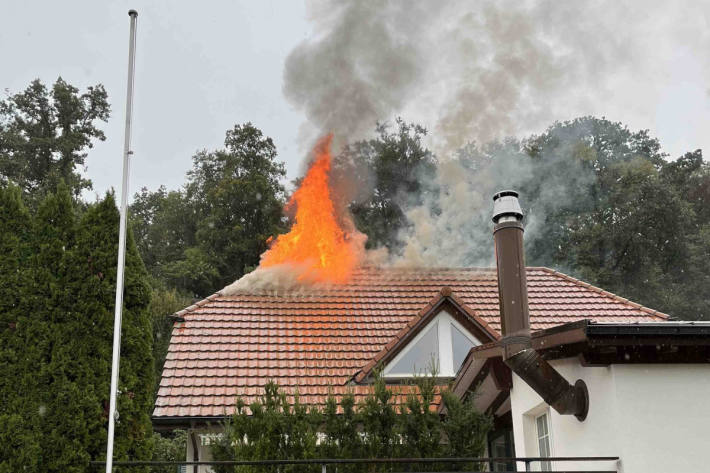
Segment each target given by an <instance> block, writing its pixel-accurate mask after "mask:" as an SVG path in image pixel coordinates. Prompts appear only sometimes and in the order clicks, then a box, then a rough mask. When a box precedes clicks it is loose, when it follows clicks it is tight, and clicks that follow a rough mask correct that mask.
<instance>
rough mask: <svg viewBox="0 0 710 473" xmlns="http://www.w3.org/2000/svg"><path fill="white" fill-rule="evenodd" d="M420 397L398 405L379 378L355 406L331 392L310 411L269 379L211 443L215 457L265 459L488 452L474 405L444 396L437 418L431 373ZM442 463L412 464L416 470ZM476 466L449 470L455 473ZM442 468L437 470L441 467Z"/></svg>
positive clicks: (352, 468) (363, 468)
mask: <svg viewBox="0 0 710 473" xmlns="http://www.w3.org/2000/svg"><path fill="white" fill-rule="evenodd" d="M415 384H416V386H417V387H418V391H417V392H418V394H416V393H412V394H409V395H407V396H406V401H405V403H404V404H403V405H401V406H399V407H398V406H396V405H395V395H394V393H393V392H392V390H391V389H390V388H389V387H388V386H387V385H386V384H385V382H384V380H383V379H382V378H380V377H379V376H378V377H376V380H375V383H374V384H373V385H372V391H371V392H370V394H369V395H367V396H366V397H365V398H364V399H362V400H361V402H360V403H359V404H358V405H357V406H356V405H355V398H354V396H353V395H352V394H345V395H344V396H342V398H341V399H340V402H338V401H337V400H336V399H335V397H333V396H332V395H331V396H329V397H328V399H327V401H326V403H325V405H324V406H323V407H322V408H311V409H307V408H306V407H305V406H303V405H302V404H300V401H299V398H298V396H295V397H294V398H293V400H292V401H293V402H292V404H289V398H288V396H287V395H286V394H285V393H284V392H283V391H281V390H279V387H278V386H277V385H276V384H274V383H273V382H270V383H269V384H267V386H266V387H265V392H264V395H263V396H262V397H261V399H260V400H259V401H257V402H254V403H252V404H251V405H250V406H249V407H248V409H247V406H246V405H245V404H244V403H243V402H242V401H241V400H238V401H237V406H236V412H235V414H234V415H233V416H232V417H231V418H230V419H229V420H228V421H227V422H226V423H225V424H224V435H222V436H220V437H219V439H218V441H217V442H216V443H214V444H212V446H211V449H212V456H213V458H214V459H215V460H266V459H307V458H397V457H407V456H409V457H420V458H423V457H427V458H437V457H439V458H441V457H445V456H461V457H476V456H481V455H482V454H483V452H484V450H485V440H486V436H487V434H488V431H489V430H490V429H491V427H492V422H491V419H490V417H489V416H488V415H485V414H482V413H480V412H478V411H476V408H475V406H474V404H473V402H472V401H466V402H462V401H460V400H459V399H458V397H456V396H455V395H454V394H452V393H450V392H448V391H444V393H443V396H442V399H443V402H444V405H445V407H446V408H447V409H448V412H449V413H448V415H447V416H446V417H443V418H442V417H440V416H439V414H438V413H437V412H436V411H433V410H432V409H431V405H432V403H433V401H434V400H435V397H436V395H437V392H438V390H439V388H438V387H437V386H436V379H435V378H434V377H433V376H426V377H421V378H418V379H416V380H415ZM437 466H438V467H440V468H441V467H442V465H433V464H425V465H417V470H420V469H422V471H426V470H428V469H431V470H433V469H435V468H437ZM466 466H469V467H473V466H474V465H463V466H462V465H456V464H454V465H446V466H445V467H446V468H447V469H448V468H452V469H454V470H456V469H461V468H465V467H466ZM266 468H267V467H257V466H254V467H252V466H242V467H236V468H234V467H217V468H216V471H218V472H220V473H226V472H229V471H238V472H240V473H249V472H259V473H263V472H265V471H266ZM283 468H284V470H287V471H290V472H301V471H304V472H306V471H307V472H311V471H313V472H315V471H317V470H318V466H317V465H312V466H308V465H290V466H285V467H283ZM338 470H339V471H343V472H348V473H356V472H371V471H400V470H401V466H400V465H367V464H349V465H339V466H338ZM439 471H441V470H440V469H439Z"/></svg>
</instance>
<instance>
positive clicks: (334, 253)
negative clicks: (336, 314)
mask: <svg viewBox="0 0 710 473" xmlns="http://www.w3.org/2000/svg"><path fill="white" fill-rule="evenodd" d="M332 139H333V135H328V136H326V137H324V138H322V139H321V140H320V141H319V142H318V143H317V144H316V146H315V148H314V154H315V160H314V161H313V164H312V165H311V167H310V169H308V172H307V173H306V176H305V177H304V178H303V181H302V182H301V186H300V187H299V188H298V189H297V190H296V191H295V192H294V193H293V195H292V196H291V199H290V200H289V202H288V204H287V205H286V208H289V207H292V206H293V205H295V206H296V216H295V219H294V224H293V226H292V227H291V230H290V231H289V232H288V233H286V234H283V235H279V237H278V238H276V240H275V241H274V242H273V244H272V245H271V248H269V249H268V250H267V251H266V252H265V253H264V254H263V255H262V256H261V264H260V266H261V267H269V266H275V265H279V264H292V265H295V266H299V267H301V268H302V272H301V274H299V276H298V279H299V280H308V281H314V282H335V283H341V282H345V281H347V279H348V278H349V277H350V274H351V273H352V270H353V269H354V268H355V266H356V265H357V262H358V248H357V243H356V242H355V241H354V240H351V239H349V238H348V235H347V234H346V232H345V231H344V230H343V228H342V227H341V226H340V224H339V223H338V219H337V217H336V215H335V206H334V205H333V200H332V199H331V193H330V188H329V172H330V161H331V154H330V145H331V141H332Z"/></svg>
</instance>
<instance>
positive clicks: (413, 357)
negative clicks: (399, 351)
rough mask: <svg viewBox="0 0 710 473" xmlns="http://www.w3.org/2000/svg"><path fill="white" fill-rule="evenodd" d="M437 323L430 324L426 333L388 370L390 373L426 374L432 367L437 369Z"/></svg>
mask: <svg viewBox="0 0 710 473" xmlns="http://www.w3.org/2000/svg"><path fill="white" fill-rule="evenodd" d="M438 332H439V330H438V323H435V324H432V326H431V327H429V329H428V330H427V331H426V333H425V334H424V335H423V336H422V338H420V339H419V340H418V341H417V343H415V344H414V345H413V346H412V347H411V348H410V349H409V350H408V351H407V352H406V353H405V354H404V356H402V358H401V359H400V360H399V361H398V362H397V364H395V365H394V366H392V367H391V368H390V369H389V370H387V371H388V374H389V373H392V374H427V373H428V372H429V370H430V368H431V364H432V361H433V362H434V367H435V368H436V369H437V371H438V370H439V336H438Z"/></svg>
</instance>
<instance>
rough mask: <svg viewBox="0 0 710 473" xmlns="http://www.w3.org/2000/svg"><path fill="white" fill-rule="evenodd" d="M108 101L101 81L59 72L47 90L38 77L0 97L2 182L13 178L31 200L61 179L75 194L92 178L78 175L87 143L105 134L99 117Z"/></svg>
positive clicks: (53, 188)
mask: <svg viewBox="0 0 710 473" xmlns="http://www.w3.org/2000/svg"><path fill="white" fill-rule="evenodd" d="M109 113H110V107H109V104H108V101H107V95H106V91H105V90H104V88H103V86H102V85H100V84H99V85H96V86H93V87H88V88H87V90H86V92H84V93H82V94H80V93H79V89H77V88H76V87H74V86H72V85H70V84H68V83H67V82H65V81H64V80H63V79H62V78H61V77H60V78H58V79H57V81H56V82H55V83H54V85H53V86H52V88H51V90H48V89H47V87H45V85H44V84H42V82H40V81H39V80H35V81H33V82H32V83H31V84H30V85H29V87H27V89H26V90H25V91H24V92H21V93H18V94H15V95H12V96H10V97H8V98H7V99H5V100H3V101H0V182H2V183H8V182H13V183H15V184H16V185H18V186H20V188H21V189H22V190H23V191H24V193H25V196H26V198H28V199H29V200H28V202H30V203H31V204H33V205H34V204H35V203H38V202H40V201H41V198H42V197H43V196H44V195H46V194H47V193H48V192H54V191H56V189H57V186H58V185H59V182H60V181H64V183H66V185H68V186H69V189H70V192H71V193H72V194H73V195H74V196H75V197H76V196H78V195H79V194H80V193H81V191H82V190H83V189H90V188H91V181H90V180H88V179H86V178H84V177H82V175H81V173H80V170H81V168H83V167H84V166H85V164H86V156H87V152H86V151H87V149H89V148H91V147H93V142H94V140H101V141H103V140H104V139H106V137H105V135H104V133H103V131H101V130H100V129H99V128H97V126H96V122H97V121H104V122H105V121H107V120H108V117H109Z"/></svg>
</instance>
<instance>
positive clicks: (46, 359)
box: [0, 183, 153, 473]
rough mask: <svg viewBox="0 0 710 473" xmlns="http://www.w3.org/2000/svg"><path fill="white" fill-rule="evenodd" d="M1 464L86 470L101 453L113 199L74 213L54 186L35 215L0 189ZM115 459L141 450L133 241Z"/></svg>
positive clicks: (145, 339)
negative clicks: (54, 191) (1, 251)
mask: <svg viewBox="0 0 710 473" xmlns="http://www.w3.org/2000/svg"><path fill="white" fill-rule="evenodd" d="M0 203H2V210H0V231H1V235H0V249H2V250H3V251H4V252H5V254H7V255H8V258H2V259H1V260H0V265H2V269H3V272H2V274H1V275H0V291H2V294H1V295H2V301H1V302H0V304H2V306H1V307H0V308H1V309H2V310H1V312H0V320H1V321H2V325H0V336H1V337H2V340H1V341H2V346H1V347H0V361H2V363H0V370H1V371H0V374H1V375H2V376H0V387H1V388H2V389H1V390H0V393H1V394H0V395H1V396H2V403H0V420H1V421H2V422H1V423H0V439H2V440H3V442H2V443H1V444H0V453H2V455H1V456H0V471H2V472H6V471H8V472H9V471H28V472H42V473H44V472H70V473H74V472H77V473H78V472H86V471H88V470H89V461H90V460H95V459H100V458H102V457H103V456H104V455H105V448H106V424H107V422H106V421H107V414H108V412H107V409H108V398H109V377H110V366H111V348H112V330H113V304H114V295H115V283H116V252H117V246H118V245H117V242H118V211H117V209H116V206H115V203H114V201H113V196H111V195H109V196H107V197H106V198H105V199H104V200H103V201H101V202H99V203H97V204H93V205H90V206H89V207H88V209H87V210H86V212H85V213H84V215H83V217H82V218H81V220H80V221H78V222H77V209H76V208H75V205H74V203H73V201H72V197H71V194H70V190H69V187H68V186H66V185H64V184H62V183H60V184H59V186H58V189H57V192H56V193H55V194H53V193H50V194H48V196H47V197H46V198H45V199H44V200H43V202H42V203H41V204H40V205H39V207H38V210H37V213H36V216H35V218H34V219H31V218H29V215H28V213H27V211H26V210H25V209H24V207H23V206H22V201H21V199H20V191H19V190H18V189H17V188H15V187H7V188H2V189H0ZM125 277H126V289H125V297H124V304H125V309H124V313H123V325H122V332H123V337H122V353H121V375H120V391H121V394H120V396H119V412H120V414H121V417H120V419H119V421H118V424H117V431H116V443H115V449H116V457H117V458H122V459H127V458H143V459H149V458H150V457H151V451H150V448H151V445H152V432H151V425H150V418H149V413H150V410H151V408H152V400H153V397H152V395H153V392H152V387H153V359H152V326H151V320H150V316H149V313H148V310H147V308H148V303H149V297H150V292H149V286H148V284H147V275H146V272H145V269H144V267H143V264H142V262H141V260H140V257H139V256H138V252H137V250H136V247H135V244H134V242H133V239H132V238H131V237H130V236H129V238H128V245H127V254H126V275H125Z"/></svg>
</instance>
